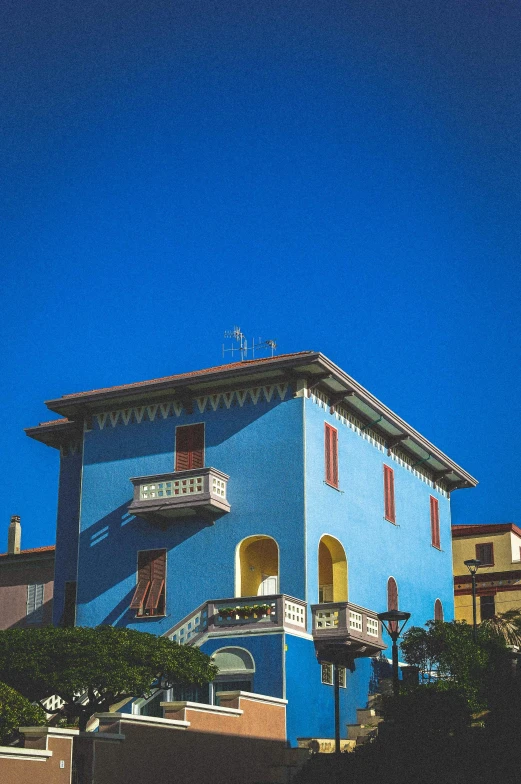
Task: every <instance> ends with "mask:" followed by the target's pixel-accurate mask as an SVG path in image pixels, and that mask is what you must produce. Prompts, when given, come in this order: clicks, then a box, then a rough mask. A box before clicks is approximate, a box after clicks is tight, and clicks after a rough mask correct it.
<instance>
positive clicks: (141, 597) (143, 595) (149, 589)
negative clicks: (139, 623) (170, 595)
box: [129, 547, 167, 618]
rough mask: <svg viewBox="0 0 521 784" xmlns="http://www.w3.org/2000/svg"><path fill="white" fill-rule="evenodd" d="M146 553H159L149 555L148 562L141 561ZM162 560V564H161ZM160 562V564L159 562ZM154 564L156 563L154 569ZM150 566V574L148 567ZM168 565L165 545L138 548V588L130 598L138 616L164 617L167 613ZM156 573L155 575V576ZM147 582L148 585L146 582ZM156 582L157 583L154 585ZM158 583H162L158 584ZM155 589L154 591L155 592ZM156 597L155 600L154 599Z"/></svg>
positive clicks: (131, 608)
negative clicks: (153, 555) (144, 548)
mask: <svg viewBox="0 0 521 784" xmlns="http://www.w3.org/2000/svg"><path fill="white" fill-rule="evenodd" d="M145 553H148V554H150V553H157V555H156V556H155V557H154V558H151V557H150V555H149V556H148V563H141V565H140V556H141V558H142V560H144V559H145V555H144V554H145ZM161 560H162V562H163V563H162V565H161ZM158 562H159V564H158ZM154 564H158V565H156V567H155V569H154ZM147 566H148V572H149V574H148V576H147V575H146V567H147ZM166 566H167V550H166V548H164V547H159V548H153V549H147V550H138V551H137V556H136V588H135V591H134V593H133V595H132V599H131V600H130V605H129V609H130V610H133V611H135V617H136V618H164V617H165V615H166ZM154 575H155V576H154ZM145 582H146V585H145V584H144V583H145ZM154 583H156V585H155V586H154ZM157 583H160V584H159V585H157ZM153 591H154V593H153ZM152 597H154V600H152Z"/></svg>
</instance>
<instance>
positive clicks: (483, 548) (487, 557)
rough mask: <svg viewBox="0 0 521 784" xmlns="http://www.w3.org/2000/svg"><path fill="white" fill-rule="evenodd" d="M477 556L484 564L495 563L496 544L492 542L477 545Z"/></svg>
mask: <svg viewBox="0 0 521 784" xmlns="http://www.w3.org/2000/svg"><path fill="white" fill-rule="evenodd" d="M476 558H477V559H478V561H481V563H482V564H483V566H493V565H494V545H493V544H492V543H491V542H487V544H477V545H476Z"/></svg>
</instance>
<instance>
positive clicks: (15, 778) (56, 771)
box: [0, 727, 72, 784]
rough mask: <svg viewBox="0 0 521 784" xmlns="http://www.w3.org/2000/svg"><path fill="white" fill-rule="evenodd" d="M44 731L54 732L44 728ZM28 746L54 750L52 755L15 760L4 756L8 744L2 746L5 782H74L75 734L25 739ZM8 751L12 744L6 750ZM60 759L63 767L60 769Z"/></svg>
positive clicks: (0, 776)
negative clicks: (73, 750)
mask: <svg viewBox="0 0 521 784" xmlns="http://www.w3.org/2000/svg"><path fill="white" fill-rule="evenodd" d="M43 730H44V731H45V732H46V733H47V731H49V732H52V730H48V728H46V727H44V728H43ZM25 748H26V749H28V756H30V749H38V750H48V751H52V756H50V757H44V758H43V759H42V758H32V759H16V758H14V757H9V756H3V753H2V752H4V750H5V749H6V747H2V746H0V781H1V782H2V784H71V760H72V736H69V735H67V736H63V737H54V736H52V735H48V734H45V735H42V736H41V737H38V738H35V737H31V738H26V743H25ZM4 753H6V755H8V754H9V747H7V751H5V752H4ZM60 760H63V762H64V765H65V766H64V767H63V768H60Z"/></svg>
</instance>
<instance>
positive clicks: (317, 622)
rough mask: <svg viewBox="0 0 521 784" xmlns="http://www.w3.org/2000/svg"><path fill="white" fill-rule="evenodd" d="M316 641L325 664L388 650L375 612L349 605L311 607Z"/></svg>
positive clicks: (318, 652) (320, 656) (347, 603)
mask: <svg viewBox="0 0 521 784" xmlns="http://www.w3.org/2000/svg"><path fill="white" fill-rule="evenodd" d="M311 612H312V616H313V640H314V642H315V650H316V652H317V657H318V658H319V660H322V661H329V662H331V661H333V662H334V661H335V659H336V660H341V659H344V658H345V659H355V658H357V657H359V656H374V655H375V654H377V653H379V651H383V650H385V648H386V647H387V645H386V644H385V643H384V642H383V640H382V624H381V623H380V621H379V620H378V616H377V614H376V612H374V611H373V610H367V609H366V608H365V607H359V606H358V605H356V604H351V603H350V602H330V603H328V604H314V605H312V606H311Z"/></svg>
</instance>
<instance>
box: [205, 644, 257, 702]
mask: <svg viewBox="0 0 521 784" xmlns="http://www.w3.org/2000/svg"><path fill="white" fill-rule="evenodd" d="M212 663H213V664H215V665H216V666H217V667H218V668H219V673H218V675H217V677H216V678H215V680H214V681H213V684H212V689H211V692H212V699H211V700H210V701H211V702H214V703H215V704H218V702H219V698H218V697H217V694H218V692H221V691H249V692H252V691H253V677H254V673H255V662H254V660H253V656H252V655H251V653H250V652H249V651H247V650H246V649H245V648H221V649H220V650H218V651H216V652H215V653H214V654H213V656H212Z"/></svg>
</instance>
